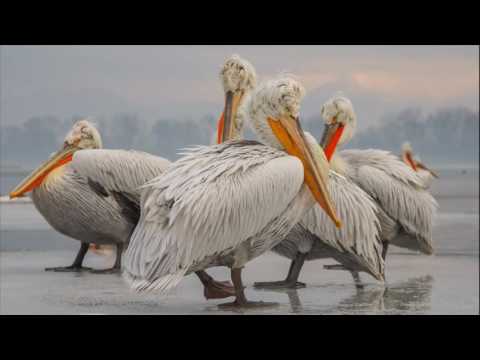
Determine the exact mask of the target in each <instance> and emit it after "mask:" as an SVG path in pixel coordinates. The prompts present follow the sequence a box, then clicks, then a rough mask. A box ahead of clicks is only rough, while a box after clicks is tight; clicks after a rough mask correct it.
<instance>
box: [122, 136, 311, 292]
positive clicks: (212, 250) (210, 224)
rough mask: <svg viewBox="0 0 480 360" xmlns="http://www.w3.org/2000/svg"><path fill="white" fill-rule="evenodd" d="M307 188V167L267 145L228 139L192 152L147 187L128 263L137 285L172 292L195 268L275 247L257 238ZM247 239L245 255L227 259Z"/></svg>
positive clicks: (239, 263) (241, 258) (237, 262)
mask: <svg viewBox="0 0 480 360" xmlns="http://www.w3.org/2000/svg"><path fill="white" fill-rule="evenodd" d="M302 184H303V167H302V164H301V162H300V161H299V160H298V159H296V158H295V157H291V156H286V154H285V153H284V152H281V151H278V150H275V149H273V148H269V147H266V146H264V145H260V144H248V143H247V144H245V143H243V142H227V143H224V144H221V145H215V146H211V147H198V148H196V149H193V150H192V152H190V153H188V154H186V156H184V157H183V158H181V159H180V160H179V161H177V162H175V163H173V164H172V166H171V167H170V168H168V170H167V171H166V172H165V174H164V175H163V176H162V177H160V178H158V179H155V180H154V181H152V182H150V183H148V184H146V185H145V186H144V187H145V192H144V193H143V196H142V215H141V219H140V223H139V226H137V228H136V229H135V231H134V233H133V235H132V240H131V244H130V247H129V249H128V252H127V259H128V260H127V261H126V262H125V268H126V270H127V271H126V272H127V275H128V277H129V279H131V280H132V286H133V287H134V288H135V289H137V290H144V289H147V288H149V289H160V290H163V289H165V290H168V288H169V287H172V286H174V285H176V282H178V281H180V280H181V277H182V276H183V275H184V274H187V273H189V272H191V271H195V270H197V268H203V267H207V266H213V265H219V264H222V262H223V261H225V262H226V263H225V265H227V263H228V261H230V262H231V263H230V264H228V265H231V266H233V265H234V263H235V265H236V266H238V267H242V266H243V264H244V262H246V261H247V260H249V259H251V258H253V257H255V256H256V252H261V249H262V248H264V247H266V250H269V249H270V248H271V246H273V245H271V244H268V245H266V246H265V245H263V244H262V242H263V239H262V237H260V236H258V234H259V233H260V232H261V231H262V230H263V229H264V228H265V226H266V224H269V223H270V222H272V221H273V220H275V219H277V218H278V217H279V216H280V215H282V213H283V212H284V210H285V208H287V206H288V205H289V204H290V203H291V202H292V201H293V200H294V198H295V197H296V196H297V194H298V192H299V191H300V188H301V186H302ZM279 227H280V226H279ZM273 231H275V230H273ZM278 231H280V229H278ZM255 235H257V238H256V239H255V238H253V239H252V237H254V236H255ZM246 242H250V244H245V248H246V252H247V254H242V256H239V257H235V256H233V257H232V259H231V260H228V259H227V260H226V259H224V258H225V257H226V256H227V255H228V254H229V253H232V251H233V250H235V249H236V248H238V247H239V246H241V245H242V244H243V243H246ZM257 247H258V248H260V250H256V248H257ZM266 250H264V251H266ZM205 262H208V264H207V265H205V264H204V263H205Z"/></svg>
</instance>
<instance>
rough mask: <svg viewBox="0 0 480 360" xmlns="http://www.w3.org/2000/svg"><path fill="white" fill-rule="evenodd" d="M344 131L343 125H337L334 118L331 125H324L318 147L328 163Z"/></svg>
mask: <svg viewBox="0 0 480 360" xmlns="http://www.w3.org/2000/svg"><path fill="white" fill-rule="evenodd" d="M344 129H345V126H344V125H343V124H340V123H337V122H336V119H335V118H333V121H332V123H331V124H325V130H324V131H323V135H322V140H321V141H320V146H321V147H322V148H323V150H324V151H325V156H326V157H327V160H328V161H330V160H331V159H332V156H333V153H334V152H335V149H336V148H337V145H338V142H339V141H340V138H341V137H342V134H343V130H344Z"/></svg>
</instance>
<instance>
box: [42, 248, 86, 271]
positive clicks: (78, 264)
mask: <svg viewBox="0 0 480 360" xmlns="http://www.w3.org/2000/svg"><path fill="white" fill-rule="evenodd" d="M89 245H90V244H88V243H83V242H82V243H81V245H80V249H79V250H78V253H77V256H76V257H75V260H74V261H73V264H72V265H70V266H57V267H49V268H45V271H55V272H80V271H89V270H91V268H87V267H83V266H82V263H83V259H84V258H85V255H86V254H87V251H88V247H89Z"/></svg>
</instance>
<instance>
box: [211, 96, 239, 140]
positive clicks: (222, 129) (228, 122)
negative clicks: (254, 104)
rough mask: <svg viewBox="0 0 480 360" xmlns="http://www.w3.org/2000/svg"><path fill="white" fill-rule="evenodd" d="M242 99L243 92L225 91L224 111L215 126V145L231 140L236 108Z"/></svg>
mask: <svg viewBox="0 0 480 360" xmlns="http://www.w3.org/2000/svg"><path fill="white" fill-rule="evenodd" d="M242 98H243V92H232V91H227V92H226V93H225V109H224V110H223V113H222V115H221V116H220V119H218V125H217V144H221V143H223V142H224V141H227V140H231V139H232V137H233V130H234V128H235V125H236V123H235V119H236V117H237V111H238V106H239V105H240V103H241V101H242Z"/></svg>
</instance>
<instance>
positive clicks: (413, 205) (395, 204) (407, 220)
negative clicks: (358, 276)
mask: <svg viewBox="0 0 480 360" xmlns="http://www.w3.org/2000/svg"><path fill="white" fill-rule="evenodd" d="M321 114H322V117H323V119H324V121H325V130H324V133H323V135H322V139H321V141H320V145H321V146H322V148H323V149H324V150H325V155H326V156H327V159H329V160H331V167H332V169H334V170H335V171H337V172H339V173H340V174H342V175H344V176H345V177H346V178H348V179H351V180H352V181H354V182H355V183H356V184H357V185H358V186H359V187H361V188H362V189H363V190H364V191H365V192H366V193H367V194H369V195H370V196H371V197H372V198H373V199H375V201H376V202H377V204H378V205H379V212H378V216H379V219H380V224H381V233H380V236H381V239H382V242H383V251H382V256H383V258H384V259H385V257H386V255H387V251H388V245H389V244H390V243H391V244H393V245H395V246H399V247H404V248H407V249H410V250H414V251H420V252H422V253H424V254H428V255H431V254H433V251H434V250H433V242H432V224H433V217H434V216H435V213H436V209H437V207H438V204H437V202H436V201H435V199H434V198H433V197H432V196H431V195H430V194H429V193H428V192H427V191H426V189H425V186H424V184H423V181H422V179H421V178H420V177H419V176H418V175H417V173H416V172H414V171H413V170H412V169H411V168H410V167H409V166H407V165H406V164H405V163H403V162H402V161H401V160H400V159H399V158H398V157H397V156H395V155H393V154H391V153H389V152H387V151H382V150H374V149H368V150H343V151H341V152H338V153H336V152H335V151H336V148H337V146H338V145H341V144H346V143H347V142H348V141H349V140H351V139H352V137H353V136H354V133H355V129H356V126H357V122H356V115H355V112H354V110H353V105H352V103H351V102H350V100H349V99H347V98H346V97H343V96H341V95H337V96H334V97H333V98H331V99H329V100H328V101H327V102H326V103H325V104H324V105H323V107H322V109H321Z"/></svg>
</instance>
